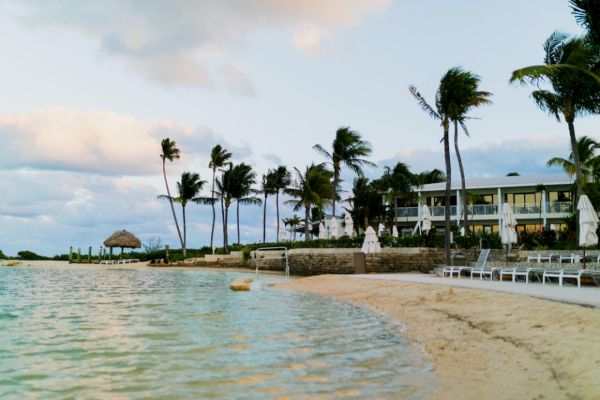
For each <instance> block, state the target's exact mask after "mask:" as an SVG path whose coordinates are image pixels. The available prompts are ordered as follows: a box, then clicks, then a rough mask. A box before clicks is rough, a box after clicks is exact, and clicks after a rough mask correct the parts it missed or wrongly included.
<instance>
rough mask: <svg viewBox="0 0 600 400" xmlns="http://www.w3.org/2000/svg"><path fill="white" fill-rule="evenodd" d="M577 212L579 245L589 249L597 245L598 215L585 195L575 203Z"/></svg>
mask: <svg viewBox="0 0 600 400" xmlns="http://www.w3.org/2000/svg"><path fill="white" fill-rule="evenodd" d="M577 210H579V245H580V246H581V247H590V246H595V245H597V244H598V235H597V234H596V230H597V229H598V214H597V213H596V211H595V210H594V206H592V202H591V201H590V199H589V197H587V195H585V194H584V195H582V196H581V197H580V198H579V201H578V202H577Z"/></svg>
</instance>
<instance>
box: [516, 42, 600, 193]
mask: <svg viewBox="0 0 600 400" xmlns="http://www.w3.org/2000/svg"><path fill="white" fill-rule="evenodd" d="M544 51H545V53H546V55H545V58H544V65H536V66H532V67H526V68H522V69H518V70H516V71H513V73H512V76H511V78H510V81H511V82H521V83H531V84H534V85H536V86H537V87H538V89H537V90H534V91H533V92H532V93H531V97H533V100H534V101H535V103H536V105H537V106H538V107H539V108H540V109H541V110H542V111H546V112H548V113H549V114H550V115H553V116H554V117H556V119H557V120H558V121H560V119H561V115H562V117H563V118H564V120H565V122H566V123H567V126H568V128H569V138H570V141H571V152H572V155H573V164H574V167H575V183H576V187H577V191H576V196H577V199H579V197H580V196H581V194H582V185H583V174H582V171H581V158H580V155H579V149H578V147H577V137H576V135H575V118H577V117H580V116H584V115H586V114H590V113H598V112H599V111H600V87H599V86H598V85H595V84H594V82H593V79H592V78H591V77H590V76H589V75H587V74H585V73H583V72H581V73H575V72H574V71H573V70H562V69H559V70H557V69H556V68H554V67H555V66H557V65H568V66H574V67H577V68H580V69H587V70H591V71H592V72H594V73H599V72H600V63H597V62H596V61H597V60H596V57H595V55H594V54H593V51H592V50H591V49H590V45H589V44H588V43H587V42H586V40H585V39H584V38H581V37H573V38H570V37H568V36H567V35H564V34H562V33H559V32H554V33H553V34H552V35H551V36H550V37H549V38H548V39H547V40H546V43H545V44H544ZM542 83H548V84H549V87H547V88H546V89H544V88H541V87H540V84H542ZM577 199H576V201H577Z"/></svg>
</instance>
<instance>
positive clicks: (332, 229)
mask: <svg viewBox="0 0 600 400" xmlns="http://www.w3.org/2000/svg"><path fill="white" fill-rule="evenodd" d="M338 236H339V234H338V222H337V219H335V217H332V218H331V221H330V222H329V237H330V238H331V239H336V238H337V237H338Z"/></svg>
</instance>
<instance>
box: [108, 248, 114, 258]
mask: <svg viewBox="0 0 600 400" xmlns="http://www.w3.org/2000/svg"><path fill="white" fill-rule="evenodd" d="M109 249H110V251H109V253H108V260H109V261H110V260H112V249H113V248H112V247H109Z"/></svg>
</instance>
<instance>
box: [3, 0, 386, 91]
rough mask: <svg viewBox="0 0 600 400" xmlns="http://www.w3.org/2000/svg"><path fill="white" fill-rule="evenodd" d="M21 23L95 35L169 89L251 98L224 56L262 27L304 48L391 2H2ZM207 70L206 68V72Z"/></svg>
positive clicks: (316, 48) (320, 46)
mask: <svg viewBox="0 0 600 400" xmlns="http://www.w3.org/2000/svg"><path fill="white" fill-rule="evenodd" d="M9 3H11V5H12V7H11V12H13V13H16V14H17V15H19V16H20V17H21V18H22V19H23V20H24V21H25V22H26V23H27V24H28V25H30V26H31V25H34V26H39V27H45V26H58V27H60V28H63V29H71V30H76V31H78V32H81V33H83V34H85V35H87V36H90V37H92V38H94V39H96V40H98V43H99V45H100V48H101V49H102V51H103V52H105V53H106V54H108V55H111V56H114V57H120V58H123V59H124V60H125V61H126V62H128V63H129V64H130V65H131V66H132V67H134V68H136V69H137V70H139V71H141V72H142V73H143V74H145V75H146V76H148V77H149V78H151V79H153V80H156V81H158V82H161V83H163V84H166V85H174V86H202V87H214V86H222V87H225V88H226V89H227V90H229V91H233V92H235V93H237V94H242V95H249V96H253V95H254V94H255V90H254V88H253V86H252V83H251V80H250V79H249V78H248V76H247V75H246V74H245V73H244V72H243V70H242V68H240V67H239V66H234V65H231V64H230V63H228V62H226V61H224V58H225V56H226V54H228V53H230V52H235V50H236V48H237V46H240V45H241V44H244V43H247V40H248V36H249V34H251V33H254V32H260V31H262V30H273V29H277V30H282V31H283V32H284V35H287V36H288V37H289V40H290V42H291V43H293V44H294V45H295V46H296V47H297V48H299V49H300V50H302V51H303V52H307V53H319V52H322V51H323V50H324V48H325V46H324V42H325V41H326V40H328V39H329V38H332V37H333V36H334V35H335V34H336V33H337V32H339V31H340V30H343V29H345V28H347V27H349V26H353V25H357V24H359V23H360V22H361V21H362V20H363V19H364V17H365V16H366V15H369V14H372V13H375V12H379V11H381V10H383V9H385V8H386V7H387V6H388V5H389V4H390V3H391V0H228V1H214V0H171V1H144V2H140V1H137V0H103V1H85V2H73V1H69V0H55V1H51V2H43V1H42V2H40V1H27V2H9ZM212 69H214V71H212Z"/></svg>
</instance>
